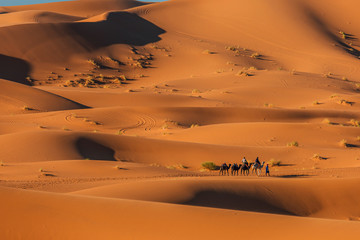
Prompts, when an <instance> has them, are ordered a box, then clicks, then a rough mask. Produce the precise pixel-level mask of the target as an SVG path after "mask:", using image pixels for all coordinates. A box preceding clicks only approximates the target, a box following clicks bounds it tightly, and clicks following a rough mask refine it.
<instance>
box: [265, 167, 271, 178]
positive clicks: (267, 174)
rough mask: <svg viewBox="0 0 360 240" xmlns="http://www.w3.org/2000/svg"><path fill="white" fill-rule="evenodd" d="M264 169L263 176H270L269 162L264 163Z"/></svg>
mask: <svg viewBox="0 0 360 240" xmlns="http://www.w3.org/2000/svg"><path fill="white" fill-rule="evenodd" d="M265 170H266V173H265V176H269V177H270V170H269V164H266V168H265Z"/></svg>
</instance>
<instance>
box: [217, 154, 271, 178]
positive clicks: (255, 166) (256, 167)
mask: <svg viewBox="0 0 360 240" xmlns="http://www.w3.org/2000/svg"><path fill="white" fill-rule="evenodd" d="M264 165H265V162H264V161H263V162H262V163H260V161H259V158H258V157H257V158H256V160H255V162H254V163H248V161H247V160H246V158H245V157H244V158H243V160H242V163H241V164H237V163H234V164H229V165H228V164H226V163H224V164H222V165H221V166H220V171H219V175H228V176H229V171H230V174H231V176H239V170H240V175H244V176H248V175H249V174H250V171H251V174H254V173H255V174H256V175H257V176H260V175H261V172H262V169H263V167H264ZM266 176H270V171H269V164H266Z"/></svg>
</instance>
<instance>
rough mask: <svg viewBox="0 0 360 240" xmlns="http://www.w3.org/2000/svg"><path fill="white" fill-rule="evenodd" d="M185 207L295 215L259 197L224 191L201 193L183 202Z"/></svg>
mask: <svg viewBox="0 0 360 240" xmlns="http://www.w3.org/2000/svg"><path fill="white" fill-rule="evenodd" d="M182 204H185V205H192V206H202V207H212V208H222V209H232V210H241V211H250V212H261V213H272V214H283V215H292V216H295V214H293V213H291V212H288V211H286V210H284V209H281V208H279V207H277V206H275V205H273V204H271V203H269V202H267V201H266V200H264V199H261V198H260V197H259V198H257V197H256V196H249V195H246V194H245V193H230V192H225V191H201V192H198V193H197V194H196V195H195V196H194V197H193V198H192V199H191V200H189V201H187V202H183V203H182Z"/></svg>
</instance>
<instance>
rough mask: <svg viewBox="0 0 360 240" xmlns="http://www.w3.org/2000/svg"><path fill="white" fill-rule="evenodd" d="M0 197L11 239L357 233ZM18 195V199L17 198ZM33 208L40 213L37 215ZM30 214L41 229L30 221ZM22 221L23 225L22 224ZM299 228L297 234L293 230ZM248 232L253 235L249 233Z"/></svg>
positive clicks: (127, 205)
mask: <svg viewBox="0 0 360 240" xmlns="http://www.w3.org/2000/svg"><path fill="white" fill-rule="evenodd" d="M1 193H2V195H3V196H4V197H2V199H1V201H2V203H3V204H1V206H2V207H1V210H2V213H3V218H2V220H1V223H2V228H1V234H2V235H3V236H4V237H5V238H11V239H13V238H22V237H24V236H26V238H28V239H48V238H52V239H63V238H71V239H76V238H87V239H98V238H106V239H118V238H119V236H121V237H122V238H125V239H131V238H133V239H134V238H135V239H149V238H150V239H153V238H156V239H169V238H171V239H184V238H190V239H199V238H200V239H202V238H208V239H218V238H219V237H231V236H233V233H232V232H231V231H224V232H222V231H214V230H212V231H209V227H211V228H212V229H213V228H214V227H215V226H216V227H215V228H216V229H218V228H220V229H226V228H232V229H233V228H235V229H236V228H238V227H239V225H242V226H246V229H247V230H248V231H244V232H243V233H242V234H241V236H242V237H251V238H252V239H263V238H264V237H268V236H276V238H277V239H288V238H289V237H291V238H292V239H304V238H307V239H319V238H322V239H338V238H339V237H345V238H352V237H353V236H354V235H353V234H358V233H359V224H358V223H354V222H346V221H334V220H319V219H313V218H309V219H306V218H296V217H285V216H280V215H266V214H259V213H248V212H241V211H223V210H215V209H211V208H196V207H185V206H177V205H169V204H162V203H147V202H142V201H129V200H113V199H105V198H87V197H76V196H69V195H58V194H51V193H41V192H31V191H24V190H14V189H7V188H2V189H1ZM19 195H20V196H22V197H21V198H19V197H18V196H19ZM14 199H16V200H14ZM5 203H6V204H5ZM5 205H6V207H5ZM39 207H40V208H41V209H43V210H41V211H39ZM90 209H91V210H90ZM89 210H90V211H89ZM24 211H26V212H27V213H28V214H26V215H23V216H22V217H21V218H20V219H19V218H17V217H16V213H22V212H24ZM34 215H36V216H37V217H36V220H38V221H40V222H41V224H39V222H38V221H36V220H35V221H34V217H33V216H34ZM190 216H191V217H190ZM189 217H190V218H189ZM85 219H86V220H85ZM22 222H27V223H28V224H24V225H22V224H21V223H22ZM19 223H20V224H19ZM20 225H21V226H20ZM258 226H262V228H261V229H262V231H258V228H259V227H258ZM279 226H286V228H281V227H280V229H281V233H279ZM139 228H140V229H141V231H139ZM299 228H300V229H302V230H303V231H299ZM254 231H257V233H256V234H254ZM310 232H311V234H309V233H310Z"/></svg>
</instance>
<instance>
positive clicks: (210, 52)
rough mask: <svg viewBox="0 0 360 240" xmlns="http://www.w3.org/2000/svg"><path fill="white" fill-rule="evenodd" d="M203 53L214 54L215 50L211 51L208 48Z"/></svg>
mask: <svg viewBox="0 0 360 240" xmlns="http://www.w3.org/2000/svg"><path fill="white" fill-rule="evenodd" d="M202 53H203V54H214V52H212V51H210V50H208V49H206V50H204V51H202Z"/></svg>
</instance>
